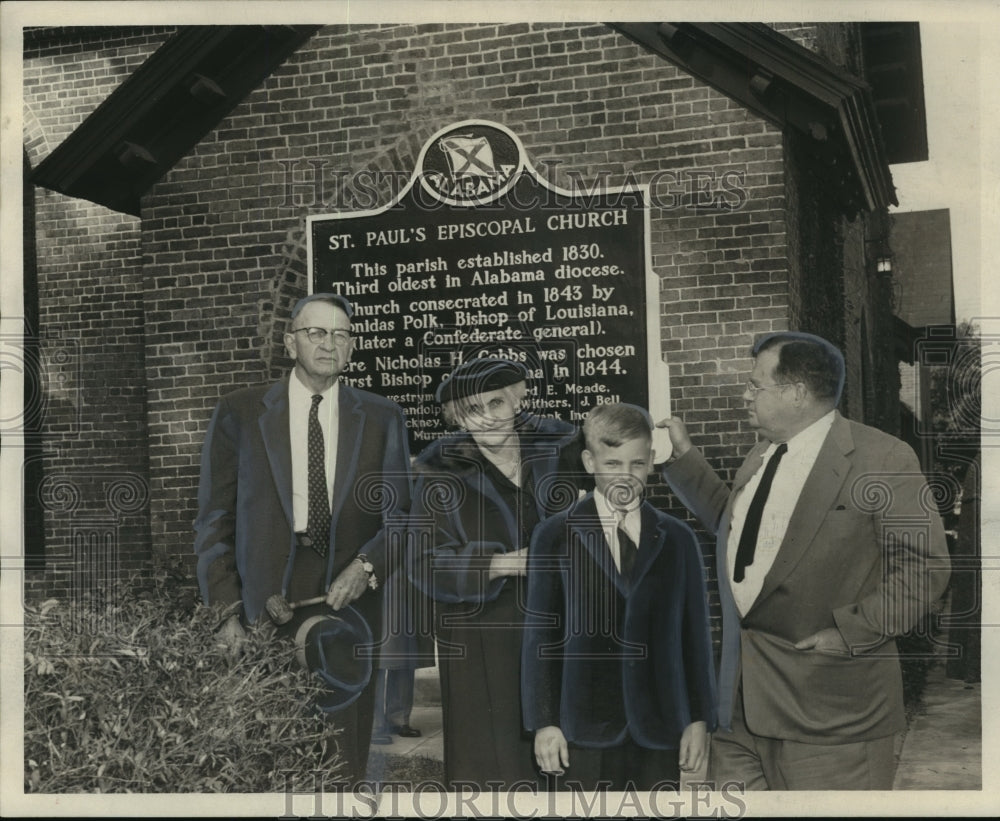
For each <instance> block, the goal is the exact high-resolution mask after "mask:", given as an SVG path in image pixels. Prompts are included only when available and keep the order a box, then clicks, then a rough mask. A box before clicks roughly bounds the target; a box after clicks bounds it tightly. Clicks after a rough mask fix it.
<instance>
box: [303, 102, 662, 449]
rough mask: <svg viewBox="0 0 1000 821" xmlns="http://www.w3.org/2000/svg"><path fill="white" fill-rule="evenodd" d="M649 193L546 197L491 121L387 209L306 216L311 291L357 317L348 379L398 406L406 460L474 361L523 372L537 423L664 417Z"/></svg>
mask: <svg viewBox="0 0 1000 821" xmlns="http://www.w3.org/2000/svg"><path fill="white" fill-rule="evenodd" d="M646 195H647V192H646V190H645V189H644V188H640V187H636V188H627V189H605V190H602V191H599V192H585V193H583V194H573V193H571V192H567V191H563V190H559V189H555V188H552V187H551V186H549V185H548V184H547V183H546V182H545V181H544V180H542V179H540V178H539V177H538V175H537V174H535V172H534V170H533V169H532V168H531V167H530V165H529V164H528V162H527V160H526V157H525V152H524V149H523V147H522V145H521V143H520V141H519V140H518V139H517V137H516V136H515V135H514V134H513V133H512V132H510V131H508V130H507V129H505V128H504V127H503V126H500V125H498V124H495V123H488V122H484V121H468V122H464V123H459V124H457V125H455V126H452V127H450V128H448V129H446V130H445V131H443V132H439V133H438V134H437V135H435V136H434V137H433V138H432V139H431V140H430V141H429V142H428V143H427V145H426V146H425V147H424V149H423V151H422V152H421V155H420V158H419V160H418V163H417V168H416V169H415V172H414V174H413V176H412V177H411V179H410V182H409V184H408V186H407V187H406V188H405V190H403V191H402V192H401V193H400V195H399V197H398V198H397V200H396V201H395V202H393V203H392V204H390V205H389V206H387V207H385V208H383V209H380V210H377V211H368V212H351V213H340V214H329V215H322V216H315V217H310V219H309V223H310V225H309V242H310V246H309V251H310V271H311V278H312V282H311V287H312V290H313V291H333V292H336V293H340V294H342V295H344V296H346V297H348V298H349V299H350V300H351V302H352V303H353V305H354V306H355V317H354V321H353V326H352V327H353V330H354V333H355V334H356V337H357V339H356V349H355V354H354V357H353V361H352V364H351V369H350V372H349V373H348V374H346V375H345V377H346V379H347V380H348V381H349V382H351V383H352V384H354V385H357V386H358V387H362V388H365V389H367V390H371V391H374V392H375V393H379V394H381V395H383V396H386V397H388V398H390V399H392V400H394V401H396V402H398V403H399V404H400V405H402V406H403V407H404V409H405V410H406V412H407V418H408V424H409V426H410V433H411V447H412V448H413V451H414V453H416V452H418V451H419V450H420V448H421V447H422V445H423V444H426V442H428V441H430V440H432V439H435V438H437V437H438V436H439V435H440V434H441V433H442V432H443V430H444V427H443V424H442V422H441V420H440V416H439V413H438V408H437V407H436V405H435V402H434V390H435V388H436V387H437V385H438V384H439V383H440V381H441V377H442V376H443V375H444V374H445V373H447V372H448V371H450V370H451V369H452V368H453V367H454V366H455V365H456V364H458V363H459V362H462V361H465V360H468V359H470V358H472V357H476V356H486V355H489V356H504V357H507V358H510V359H516V360H519V361H521V362H523V363H524V364H525V365H526V366H527V367H528V370H529V372H530V374H531V377H532V378H531V380H530V382H529V396H528V401H529V406H530V407H532V408H533V409H534V410H535V411H536V412H538V413H540V414H543V415H552V416H558V417H560V418H562V419H566V420H568V421H573V422H579V421H580V420H582V419H583V418H584V417H585V416H586V413H587V411H588V409H589V408H591V407H593V406H594V405H596V404H599V403H601V402H608V401H625V402H633V403H635V404H638V405H642V406H644V407H648V408H650V410H651V411H654V416H656V413H657V412H660V413H664V412H665V411H666V405H667V402H666V399H667V395H668V390H669V388H668V385H667V375H666V366H665V365H664V363H663V362H662V361H661V359H660V356H659V321H658V318H657V305H658V297H657V287H656V283H655V281H654V278H652V277H648V276H647V267H648V259H649V250H648V228H647V220H648V211H647V208H646ZM650 386H652V390H650ZM657 418H659V417H657Z"/></svg>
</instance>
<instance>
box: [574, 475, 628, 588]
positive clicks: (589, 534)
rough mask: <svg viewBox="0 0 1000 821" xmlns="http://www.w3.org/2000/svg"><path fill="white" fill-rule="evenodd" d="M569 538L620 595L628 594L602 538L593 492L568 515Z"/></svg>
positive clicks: (602, 533) (602, 531) (606, 543)
mask: <svg viewBox="0 0 1000 821" xmlns="http://www.w3.org/2000/svg"><path fill="white" fill-rule="evenodd" d="M569 523H570V533H571V539H573V540H576V541H578V542H580V543H581V544H582V545H583V546H584V549H585V550H586V551H587V553H589V554H590V558H591V559H592V560H593V561H594V563H595V564H596V565H597V566H598V567H599V568H600V569H601V572H602V573H604V575H605V576H606V577H607V578H608V580H609V581H610V582H611V583H612V584H614V586H615V588H616V589H617V590H618V592H619V593H620V594H621V595H622V596H627V595H628V589H629V586H628V583H627V582H626V581H625V579H624V578H622V575H621V573H619V572H618V570H617V568H616V567H615V561H614V559H613V558H612V556H611V549H610V548H609V547H608V541H607V539H605V538H604V528H603V526H602V524H601V518H600V516H598V515H597V502H595V501H594V496H593V494H591V495H589V496H586V497H584V498H583V499H582V500H581V501H580V503H579V504H578V505H577V506H576V508H575V509H574V510H573V511H572V513H570V515H569Z"/></svg>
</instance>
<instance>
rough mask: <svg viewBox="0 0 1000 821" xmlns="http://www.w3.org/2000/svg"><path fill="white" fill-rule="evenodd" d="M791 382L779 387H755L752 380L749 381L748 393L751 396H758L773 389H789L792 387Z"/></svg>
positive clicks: (781, 384)
mask: <svg viewBox="0 0 1000 821" xmlns="http://www.w3.org/2000/svg"><path fill="white" fill-rule="evenodd" d="M791 384H792V383H791V382H781V383H780V384H777V385H755V384H754V383H753V382H752V381H751V380H749V379H748V380H747V388H746V389H747V391H748V392H749V393H750V395H751V396H756V395H757V394H758V393H760V392H761V391H766V390H770V389H771V388H787V387H788V386H789V385H791Z"/></svg>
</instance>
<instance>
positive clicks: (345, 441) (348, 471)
mask: <svg viewBox="0 0 1000 821" xmlns="http://www.w3.org/2000/svg"><path fill="white" fill-rule="evenodd" d="M337 407H338V417H337V427H338V433H337V472H336V474H334V477H333V509H332V514H333V524H332V525H331V527H330V533H331V534H333V533H335V532H336V529H337V518H338V517H339V516H340V511H341V509H342V508H343V507H344V500H345V499H346V498H347V493H348V491H349V490H351V489H352V488H353V487H354V482H355V479H356V476H355V474H356V473H357V469H358V454H359V453H360V451H361V439H362V437H363V435H364V430H365V411H364V408H363V407H362V405H361V400H360V398H359V397H358V395H357V394H356V393H355V392H354V391H353V390H352V389H351V387H350V386H349V385H345V384H344V383H343V382H341V383H340V387H339V388H338V405H337ZM331 538H332V535H331Z"/></svg>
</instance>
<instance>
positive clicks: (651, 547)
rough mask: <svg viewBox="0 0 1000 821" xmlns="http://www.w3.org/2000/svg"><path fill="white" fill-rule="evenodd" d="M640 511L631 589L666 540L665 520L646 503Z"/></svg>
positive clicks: (645, 571)
mask: <svg viewBox="0 0 1000 821" xmlns="http://www.w3.org/2000/svg"><path fill="white" fill-rule="evenodd" d="M641 511H642V533H641V534H640V535H639V552H638V553H637V554H636V557H635V567H633V568H632V583H631V587H632V589H635V588H636V587H637V586H638V585H639V582H640V581H641V580H642V577H643V576H645V575H646V573H647V571H648V570H649V568H650V567H652V566H653V562H655V561H656V557H657V556H659V555H660V551H661V550H663V545H664V542H665V541H666V522H665V521H664V520H663V519H662V518H660V517H659V516H657V515H656V511H655V510H653V508H652V507H651V506H649V505H647V504H643V505H642V508H641Z"/></svg>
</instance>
